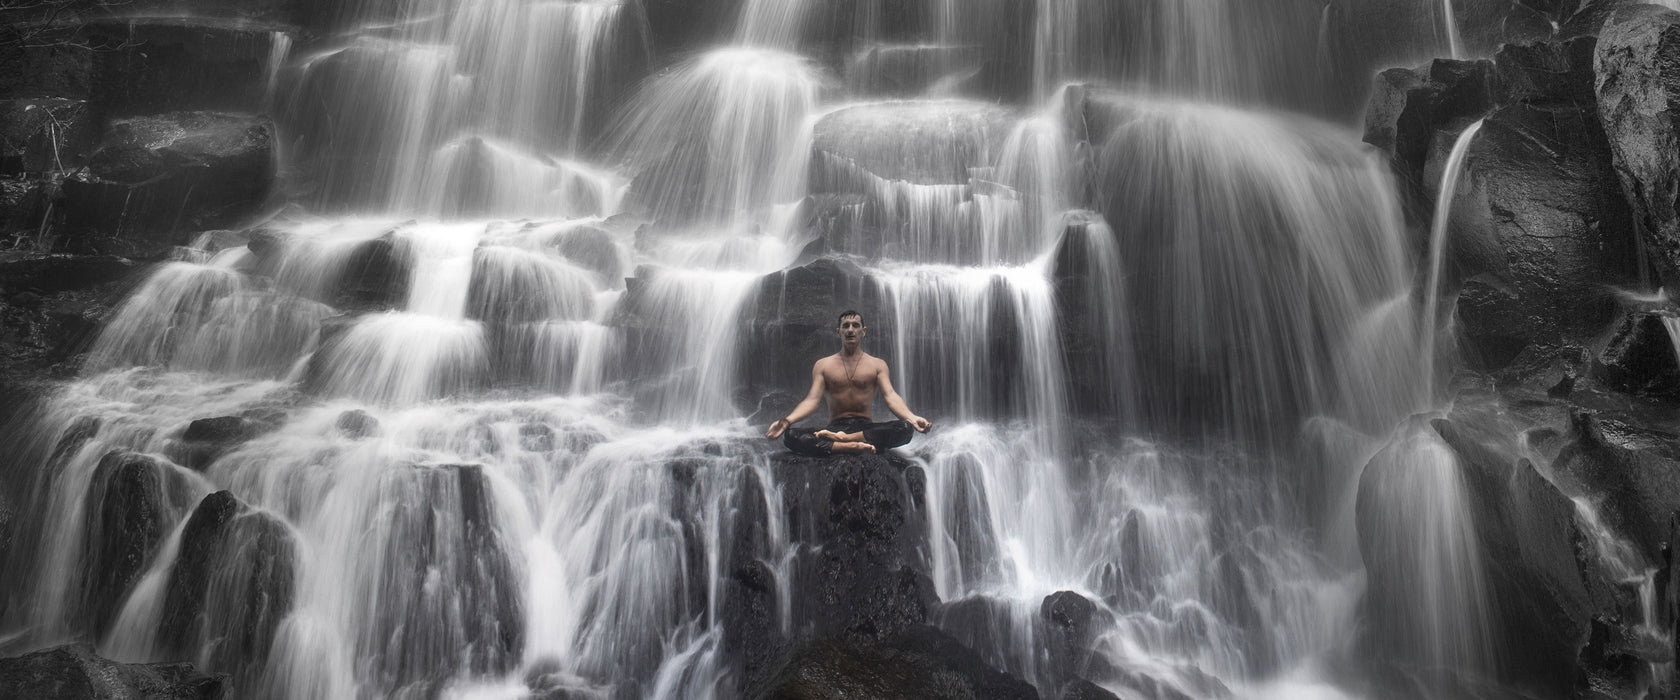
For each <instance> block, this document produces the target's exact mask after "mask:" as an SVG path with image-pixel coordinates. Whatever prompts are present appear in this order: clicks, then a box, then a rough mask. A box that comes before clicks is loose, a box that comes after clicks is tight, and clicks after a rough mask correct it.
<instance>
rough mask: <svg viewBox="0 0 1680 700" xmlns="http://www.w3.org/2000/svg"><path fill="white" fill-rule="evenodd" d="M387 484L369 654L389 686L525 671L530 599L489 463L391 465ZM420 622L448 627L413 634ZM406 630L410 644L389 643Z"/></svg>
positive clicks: (384, 486)
mask: <svg viewBox="0 0 1680 700" xmlns="http://www.w3.org/2000/svg"><path fill="white" fill-rule="evenodd" d="M380 489H381V494H380V499H381V502H382V503H383V504H384V507H385V508H387V509H388V511H389V516H388V520H387V522H388V525H387V527H389V532H390V536H389V538H388V539H386V540H385V551H383V552H381V553H380V554H379V557H380V560H381V561H382V562H383V563H384V567H383V568H382V570H380V571H378V572H376V573H372V574H370V576H371V577H372V578H373V579H374V583H373V585H374V586H376V588H375V589H374V590H375V591H376V593H375V599H374V601H373V603H372V604H371V606H370V608H369V610H368V611H367V619H368V620H369V621H370V623H371V626H372V629H371V630H370V632H369V634H368V635H367V636H365V637H364V639H365V640H368V642H369V643H368V645H367V646H364V647H363V648H362V650H361V652H360V653H361V654H363V655H365V656H364V658H366V659H367V663H368V664H369V672H370V673H371V674H372V675H373V677H374V678H376V679H377V681H378V683H379V685H380V687H383V688H388V689H397V688H405V687H406V688H418V687H428V686H430V685H432V684H436V683H442V682H444V681H446V680H447V679H449V678H453V677H455V676H456V675H457V674H460V673H472V674H477V675H492V674H496V675H499V674H502V673H506V672H508V671H510V670H512V669H514V668H517V667H518V665H519V661H520V656H521V653H522V652H523V649H524V644H525V610H524V605H525V603H524V598H523V597H522V596H521V595H520V589H519V585H520V583H519V576H518V574H517V568H516V563H515V560H514V556H515V554H514V552H513V551H510V549H509V548H508V547H507V545H506V544H505V543H504V541H503V539H502V538H501V537H500V536H499V535H498V533H497V528H498V524H497V521H498V519H499V517H500V516H499V515H498V514H497V512H496V506H495V502H494V500H493V498H492V495H491V488H490V485H489V483H488V480H487V478H486V477H485V475H484V469H483V467H481V466H479V465H461V464H445V465H433V464H417V465H414V466H412V467H410V468H407V469H403V470H399V471H396V472H392V473H391V474H390V475H388V476H387V477H386V478H384V479H382V480H381V483H380ZM439 582H442V583H439ZM416 628H427V629H438V630H449V633H448V634H437V635H412V634H409V633H408V630H411V629H416ZM398 636H401V637H403V638H405V639H407V640H409V643H405V644H402V645H387V644H385V643H384V640H388V639H391V638H393V637H398Z"/></svg>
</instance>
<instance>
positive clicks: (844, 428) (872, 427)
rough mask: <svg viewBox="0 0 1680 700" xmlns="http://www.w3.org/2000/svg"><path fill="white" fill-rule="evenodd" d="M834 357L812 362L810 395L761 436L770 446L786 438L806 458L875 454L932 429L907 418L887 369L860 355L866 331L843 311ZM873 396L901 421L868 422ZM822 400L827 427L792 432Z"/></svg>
mask: <svg viewBox="0 0 1680 700" xmlns="http://www.w3.org/2000/svg"><path fill="white" fill-rule="evenodd" d="M834 332H835V334H836V335H838V336H840V352H838V353H835V354H833V355H829V356H828V357H825V358H823V359H820V360H817V363H816V364H815V365H812V366H811V391H810V392H809V393H807V394H806V395H805V400H803V401H800V402H799V405H798V406H795V407H794V409H793V412H792V413H789V414H788V415H787V417H786V418H779V419H777V420H776V422H774V423H771V424H770V429H769V430H766V431H764V437H766V438H769V439H771V440H774V439H776V438H778V437H782V434H783V433H784V432H785V433H786V434H787V437H786V439H784V440H783V443H784V444H786V445H787V448H788V449H790V450H793V451H794V452H796V453H798V454H802V455H806V456H811V457H826V456H828V455H831V454H834V453H836V452H871V453H873V452H877V451H880V450H886V449H891V448H894V447H898V446H900V445H903V444H906V443H908V442H910V430H911V428H914V429H916V430H917V431H918V432H923V433H925V432H927V431H928V430H929V429H931V428H932V427H933V424H932V423H930V422H928V419H926V418H923V417H921V416H918V415H916V414H914V413H911V412H910V407H909V406H906V405H905V404H904V399H903V398H902V397H900V396H899V395H898V392H897V391H894V390H893V385H892V378H891V377H890V376H889V375H888V371H887V363H886V362H883V361H881V359H880V358H878V357H873V356H871V355H870V354H869V353H866V352H864V351H863V348H862V344H863V336H864V335H865V334H867V333H868V332H869V328H868V327H866V326H864V325H863V314H860V313H858V312H856V311H852V310H847V311H845V312H843V313H841V314H840V322H839V327H838V328H836V329H834ZM877 390H879V391H880V392H881V396H882V397H883V398H884V399H885V400H886V403H887V410H889V411H892V413H893V415H895V416H898V417H899V418H900V419H902V420H895V421H888V422H885V423H876V422H873V419H872V418H870V415H869V413H870V408H871V406H872V405H873V404H874V403H875V392H876V391H877ZM825 394H826V395H827V396H828V419H829V422H828V427H827V428H824V429H822V430H812V429H809V428H795V427H793V424H795V423H798V422H799V421H801V420H804V419H805V418H806V417H807V416H810V415H811V414H812V413H815V412H816V411H817V404H818V403H819V402H821V400H822V397H823V396H824V395H825Z"/></svg>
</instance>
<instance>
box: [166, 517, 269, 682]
mask: <svg viewBox="0 0 1680 700" xmlns="http://www.w3.org/2000/svg"><path fill="white" fill-rule="evenodd" d="M297 557H298V551H297V543H296V541H295V539H294V538H293V536H292V533H291V529H290V528H289V527H287V526H286V524H285V523H284V522H283V521H281V520H280V519H279V518H278V517H276V516H274V515H271V514H269V513H265V512H262V511H256V510H253V509H251V508H250V507H249V506H246V505H245V504H244V503H242V502H240V501H239V499H237V498H235V497H234V496H233V494H232V493H229V492H227V491H217V492H215V493H212V494H210V495H208V496H205V497H204V500H202V501H200V502H199V504H198V507H197V508H196V509H194V510H193V513H192V516H191V517H190V518H188V519H187V526H186V529H185V530H184V531H183V532H182V533H181V549H180V552H179V553H178V554H177V555H176V559H175V566H174V568H173V569H171V570H170V572H169V584H168V589H167V593H166V594H165V597H164V603H163V617H162V620H161V621H160V623H159V626H158V632H157V635H158V636H157V642H158V645H159V647H160V648H161V649H162V650H164V654H165V655H166V656H170V657H174V658H207V659H208V664H209V665H208V667H207V668H209V669H211V670H215V671H224V672H228V673H232V674H233V675H234V678H235V679H236V680H237V682H239V683H247V682H250V683H254V682H255V681H256V679H255V677H254V676H255V675H257V674H258V673H260V671H261V669H263V668H264V665H265V663H266V661H267V658H268V652H269V650H270V649H271V648H272V646H273V643H274V633H275V631H276V630H277V629H278V628H279V626H280V622H281V620H283V619H285V617H286V615H288V614H289V613H290V612H291V610H292V604H293V601H294V599H295V597H296V576H297V574H296V568H297Z"/></svg>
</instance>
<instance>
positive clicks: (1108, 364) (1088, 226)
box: [1051, 211, 1131, 415]
mask: <svg viewBox="0 0 1680 700" xmlns="http://www.w3.org/2000/svg"><path fill="white" fill-rule="evenodd" d="M1113 236H1114V232H1113V231H1111V230H1109V228H1108V224H1107V222H1106V221H1104V220H1103V217H1102V215H1101V214H1098V213H1096V212H1090V211H1087V212H1076V213H1070V214H1069V215H1068V217H1067V226H1066V228H1065V229H1064V230H1063V232H1062V239H1061V240H1060V241H1059V242H1057V244H1056V252H1055V257H1054V258H1053V259H1054V261H1055V267H1054V268H1052V272H1051V279H1053V280H1054V283H1055V292H1056V330H1057V332H1058V335H1059V339H1060V340H1061V346H1062V356H1063V361H1064V363H1065V366H1066V368H1067V376H1068V382H1067V390H1068V392H1069V399H1070V400H1071V401H1072V402H1073V405H1074V406H1077V407H1078V412H1080V413H1082V414H1097V415H1115V414H1117V413H1120V412H1122V411H1124V410H1125V403H1126V401H1127V399H1128V397H1130V396H1131V392H1130V390H1128V389H1126V388H1124V387H1128V386H1130V385H1131V382H1130V381H1128V379H1127V377H1126V372H1127V369H1126V365H1127V360H1128V358H1127V356H1126V352H1125V350H1124V348H1125V346H1126V342H1125V341H1124V340H1122V339H1123V338H1124V337H1126V336H1127V335H1129V333H1127V331H1126V326H1127V323H1128V321H1127V318H1126V310H1125V308H1126V304H1125V299H1124V296H1125V292H1124V289H1123V287H1122V284H1121V276H1122V273H1123V271H1122V270H1120V269H1119V266H1120V261H1119V251H1118V250H1117V249H1116V246H1115V243H1114V240H1113ZM1105 253H1106V254H1105ZM1117 340H1119V341H1120V342H1116V341H1117Z"/></svg>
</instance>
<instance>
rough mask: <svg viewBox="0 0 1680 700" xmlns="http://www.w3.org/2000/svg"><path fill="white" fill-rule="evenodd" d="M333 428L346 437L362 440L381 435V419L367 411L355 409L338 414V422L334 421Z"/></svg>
mask: <svg viewBox="0 0 1680 700" xmlns="http://www.w3.org/2000/svg"><path fill="white" fill-rule="evenodd" d="M333 427H335V428H338V429H339V431H340V432H343V433H344V436H345V437H348V438H350V439H352V440H360V439H362V438H365V437H373V436H376V435H378V434H379V419H378V418H374V417H373V414H370V413H368V412H367V411H364V410H362V409H359V408H355V409H351V410H348V411H345V412H343V413H340V414H338V420H335V421H333Z"/></svg>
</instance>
